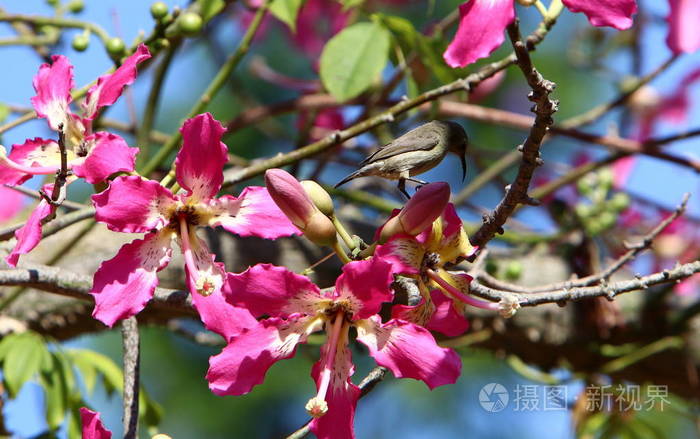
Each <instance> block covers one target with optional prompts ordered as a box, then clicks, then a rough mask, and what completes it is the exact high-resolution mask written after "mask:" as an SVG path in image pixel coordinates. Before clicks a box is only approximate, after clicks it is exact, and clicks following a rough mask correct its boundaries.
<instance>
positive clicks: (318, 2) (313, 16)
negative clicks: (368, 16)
mask: <svg viewBox="0 0 700 439" xmlns="http://www.w3.org/2000/svg"><path fill="white" fill-rule="evenodd" d="M349 17H350V11H343V5H341V4H340V3H338V2H329V1H328V0H308V1H307V2H306V3H305V4H304V6H303V7H302V8H301V10H300V11H299V15H298V17H297V25H296V29H297V31H296V33H295V34H294V35H293V38H294V42H295V43H296V44H297V45H298V46H299V48H300V49H301V50H302V51H303V52H304V53H305V54H306V55H307V56H308V57H309V58H311V59H314V60H317V59H318V58H319V56H321V51H322V50H323V46H325V44H326V42H327V41H328V40H329V39H330V38H331V37H332V36H333V35H335V34H337V33H338V32H340V31H341V30H343V28H344V27H345V26H346V25H347V23H348V19H349Z"/></svg>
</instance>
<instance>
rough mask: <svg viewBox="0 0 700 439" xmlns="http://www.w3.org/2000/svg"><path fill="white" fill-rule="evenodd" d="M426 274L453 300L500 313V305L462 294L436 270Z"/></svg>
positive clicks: (429, 270) (428, 270)
mask: <svg viewBox="0 0 700 439" xmlns="http://www.w3.org/2000/svg"><path fill="white" fill-rule="evenodd" d="M425 273H426V274H427V275H428V277H429V278H430V279H432V280H434V281H435V283H437V284H438V285H439V286H440V288H442V289H443V290H444V291H445V292H446V293H448V294H449V295H450V296H452V297H453V298H455V299H457V300H459V301H461V302H464V303H466V304H467V305H471V306H474V307H477V308H481V309H488V310H491V311H499V310H500V306H499V304H498V303H494V302H487V301H485V300H479V299H476V298H474V297H471V296H468V295H466V294H464V293H462V292H461V291H460V290H458V289H457V288H455V287H454V286H452V285H450V283H449V282H447V281H446V280H445V279H443V278H442V277H441V276H440V275H439V274H438V273H436V272H435V271H434V270H432V269H430V268H428V269H427V270H426V271H425Z"/></svg>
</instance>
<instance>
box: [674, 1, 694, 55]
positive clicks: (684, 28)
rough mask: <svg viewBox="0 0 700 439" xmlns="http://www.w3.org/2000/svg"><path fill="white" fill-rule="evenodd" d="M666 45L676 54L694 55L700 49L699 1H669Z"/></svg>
mask: <svg viewBox="0 0 700 439" xmlns="http://www.w3.org/2000/svg"><path fill="white" fill-rule="evenodd" d="M668 3H669V6H670V8H671V10H670V12H669V14H668V17H667V18H666V20H667V21H668V35H667V36H666V44H668V47H669V49H671V51H672V52H673V53H675V54H680V53H692V52H695V51H696V50H698V49H700V32H698V30H697V28H696V26H697V24H698V22H700V2H698V1H697V0H669V1H668Z"/></svg>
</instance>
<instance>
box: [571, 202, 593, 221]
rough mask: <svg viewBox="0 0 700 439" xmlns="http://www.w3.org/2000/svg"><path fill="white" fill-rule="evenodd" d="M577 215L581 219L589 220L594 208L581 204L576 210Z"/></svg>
mask: <svg viewBox="0 0 700 439" xmlns="http://www.w3.org/2000/svg"><path fill="white" fill-rule="evenodd" d="M574 211H575V212H576V215H577V216H578V217H579V218H588V217H589V216H591V213H593V207H592V206H590V205H588V204H583V203H579V204H577V205H576V207H575V208H574Z"/></svg>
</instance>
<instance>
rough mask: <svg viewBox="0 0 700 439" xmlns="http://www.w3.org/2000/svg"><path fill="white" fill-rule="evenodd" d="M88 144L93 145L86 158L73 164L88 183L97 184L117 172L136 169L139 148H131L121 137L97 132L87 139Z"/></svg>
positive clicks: (78, 174)
mask: <svg viewBox="0 0 700 439" xmlns="http://www.w3.org/2000/svg"><path fill="white" fill-rule="evenodd" d="M85 142H86V144H87V145H92V146H91V148H90V150H89V151H88V154H87V156H86V157H85V159H84V160H81V161H77V160H76V163H75V164H74V165H73V171H74V172H75V175H77V176H78V177H82V178H84V179H85V180H86V181H87V182H88V183H91V184H95V183H99V182H102V181H105V180H106V179H107V177H109V176H110V175H112V174H114V173H115V172H131V171H133V170H134V163H135V161H136V154H138V152H139V149H138V148H131V147H130V146H129V145H127V144H126V142H125V141H124V139H122V138H121V137H119V136H117V135H115V134H111V133H105V132H99V133H95V134H94V135H92V136H90V137H88V138H86V139H85Z"/></svg>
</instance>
